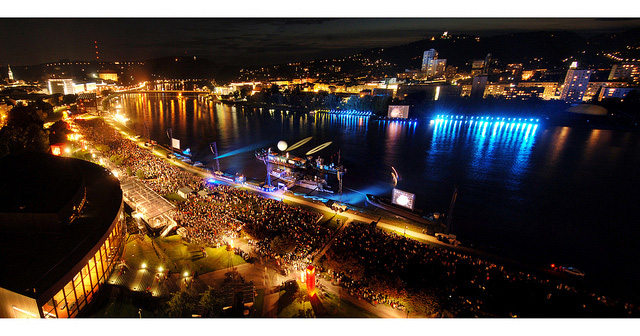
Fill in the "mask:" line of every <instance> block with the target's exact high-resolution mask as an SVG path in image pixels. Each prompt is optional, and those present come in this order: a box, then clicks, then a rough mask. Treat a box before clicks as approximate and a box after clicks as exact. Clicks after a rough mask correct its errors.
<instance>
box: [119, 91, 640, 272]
mask: <svg viewBox="0 0 640 336" xmlns="http://www.w3.org/2000/svg"><path fill="white" fill-rule="evenodd" d="M123 103H124V104H123V105H124V110H125V113H126V114H127V116H128V117H129V118H131V121H130V122H129V123H130V124H129V125H130V126H132V127H133V128H135V129H136V130H137V131H138V132H139V134H142V135H147V134H150V135H151V137H152V138H153V139H155V140H157V141H158V142H160V143H168V139H167V137H166V132H165V131H166V129H167V128H170V127H171V128H172V129H173V135H174V137H175V138H178V139H180V140H181V143H182V145H181V147H182V148H187V147H190V148H191V151H192V153H193V154H194V157H195V159H196V160H199V161H202V162H203V163H209V162H210V160H211V158H212V157H213V155H212V154H211V152H210V150H209V147H208V145H209V143H210V142H212V141H216V142H217V146H218V152H219V154H220V155H221V156H224V157H223V158H221V159H220V165H221V168H222V170H224V171H227V172H230V173H236V172H242V173H244V174H245V175H247V176H248V177H255V178H257V179H264V177H265V175H266V172H265V169H264V165H263V164H262V163H261V162H259V161H257V160H256V159H255V157H254V150H257V149H260V148H266V147H272V148H273V149H275V148H276V143H277V142H278V141H280V140H285V141H287V142H288V143H289V145H291V144H293V143H295V142H296V141H299V140H301V139H303V138H306V137H311V136H312V137H313V139H312V140H311V141H310V142H308V143H307V144H306V145H304V146H302V147H301V148H298V149H297V150H294V151H293V152H292V153H293V154H294V155H300V156H302V155H304V154H305V153H306V151H308V150H310V149H312V148H313V147H315V146H318V145H320V144H322V143H325V142H328V141H332V142H333V143H332V144H331V145H330V146H329V147H327V148H326V149H324V150H323V151H321V152H320V153H319V154H320V155H322V156H323V157H324V158H325V159H327V160H329V158H330V157H332V156H333V157H334V161H336V160H337V156H336V154H337V151H338V149H340V150H341V160H342V162H343V163H344V165H345V166H346V167H347V169H348V171H347V174H346V175H345V179H344V188H345V193H344V196H343V201H345V202H349V203H353V204H356V205H361V206H364V194H366V193H373V194H377V195H381V196H387V197H389V196H390V194H391V189H392V188H393V184H392V183H393V181H392V176H391V171H392V168H391V167H394V168H395V169H396V170H397V171H398V173H399V174H400V176H401V180H400V181H399V183H398V188H400V189H403V190H406V191H409V192H412V193H415V194H416V205H417V207H418V208H421V209H423V210H424V211H425V212H433V211H437V212H446V211H447V209H448V206H449V201H450V198H451V195H452V191H453V186H454V185H457V186H458V187H459V193H458V200H457V203H456V207H455V211H454V219H453V231H454V233H457V234H458V236H460V237H461V238H463V239H465V238H466V239H469V240H472V241H475V242H476V243H477V244H482V245H486V246H492V247H495V248H497V249H500V250H502V251H503V252H504V253H507V254H511V255H512V256H526V257H528V258H530V259H533V260H538V261H540V262H544V263H551V262H554V263H556V264H561V265H565V266H574V267H577V268H578V269H581V270H583V271H585V273H587V275H588V276H593V277H598V278H603V279H611V280H624V281H625V282H626V283H631V282H632V281H637V280H639V279H640V270H638V268H637V267H635V265H636V264H635V261H636V257H637V256H638V255H639V252H640V248H639V246H640V244H638V243H637V239H638V238H639V236H640V235H639V233H640V229H639V225H638V223H640V221H639V220H638V210H637V209H638V208H639V205H640V203H639V197H638V190H639V188H638V187H639V186H640V182H639V181H640V178H639V174H640V134H638V133H631V132H621V131H608V130H590V129H572V128H568V127H546V126H545V125H544V124H540V125H538V126H537V127H535V126H530V127H529V126H524V127H517V126H515V125H514V126H513V127H509V125H508V124H507V125H506V126H500V125H498V126H494V125H490V126H487V127H484V126H483V125H479V124H478V123H477V122H476V123H473V124H470V123H469V122H467V123H464V122H458V123H453V124H452V123H451V122H447V123H444V122H434V123H428V122H425V121H422V122H419V123H417V124H408V123H395V122H381V121H376V120H369V119H367V118H353V117H336V116H326V115H319V116H315V117H314V116H309V115H302V114H293V113H287V112H286V111H284V110H282V111H281V110H275V111H273V112H269V109H262V110H261V109H253V108H235V107H230V106H226V105H222V104H213V103H205V104H204V105H201V104H200V103H199V102H198V100H197V99H194V98H193V96H192V97H190V98H177V97H176V96H175V95H158V94H135V95H133V94H131V95H127V96H125V97H124V101H123ZM505 117H506V116H505ZM145 122H146V125H147V128H145ZM225 154H234V155H229V156H225ZM329 161H330V160H329Z"/></svg>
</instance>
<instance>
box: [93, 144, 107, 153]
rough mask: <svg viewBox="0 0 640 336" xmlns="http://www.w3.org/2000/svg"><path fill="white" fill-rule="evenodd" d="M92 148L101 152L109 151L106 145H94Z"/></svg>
mask: <svg viewBox="0 0 640 336" xmlns="http://www.w3.org/2000/svg"><path fill="white" fill-rule="evenodd" d="M93 147H94V148H95V149H97V150H99V151H101V152H108V151H109V149H111V148H109V146H107V145H100V144H97V145H94V146H93Z"/></svg>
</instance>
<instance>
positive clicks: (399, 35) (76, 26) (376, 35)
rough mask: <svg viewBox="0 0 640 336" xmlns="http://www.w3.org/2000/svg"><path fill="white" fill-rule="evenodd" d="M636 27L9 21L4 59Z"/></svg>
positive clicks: (287, 57)
mask: <svg viewBox="0 0 640 336" xmlns="http://www.w3.org/2000/svg"><path fill="white" fill-rule="evenodd" d="M638 27H640V19H635V18H543V19H539V18H212V19H208V18H206V19H205V18H136V19H132V18H3V19H0V31H1V32H2V33H0V40H2V41H4V42H5V43H6V47H4V48H2V49H0V64H3V65H6V64H10V65H15V66H25V65H36V64H42V63H48V62H56V61H59V60H63V59H69V60H73V61H95V60H96V58H95V44H94V41H97V42H98V48H99V49H98V51H99V53H100V60H101V61H107V62H114V61H142V60H146V59H153V58H162V57H177V56H189V57H192V56H195V57H197V58H198V57H199V58H206V59H209V60H211V61H213V62H216V63H220V64H228V65H234V66H252V65H270V64H281V63H289V62H304V61H310V60H314V59H326V58H337V57H343V56H347V55H350V54H354V53H357V52H360V51H363V50H367V49H371V48H384V47H391V46H396V45H401V44H405V43H410V42H414V41H419V40H422V39H425V38H427V37H430V36H434V35H439V34H442V33H443V32H444V31H448V32H449V33H450V34H468V35H474V36H480V37H489V36H496V35H503V34H509V33H523V32H535V31H571V32H574V33H577V34H579V35H580V36H582V37H586V38H588V37H591V36H595V35H598V34H602V33H613V32H623V31H627V30H629V29H634V28H638Z"/></svg>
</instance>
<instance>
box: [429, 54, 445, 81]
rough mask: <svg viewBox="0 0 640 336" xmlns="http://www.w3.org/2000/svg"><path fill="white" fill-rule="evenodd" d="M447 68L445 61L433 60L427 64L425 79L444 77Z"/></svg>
mask: <svg viewBox="0 0 640 336" xmlns="http://www.w3.org/2000/svg"><path fill="white" fill-rule="evenodd" d="M446 68H447V60H446V59H433V60H431V61H430V62H429V65H428V66H427V71H426V73H427V77H429V78H435V77H440V76H442V75H444V71H445V70H446Z"/></svg>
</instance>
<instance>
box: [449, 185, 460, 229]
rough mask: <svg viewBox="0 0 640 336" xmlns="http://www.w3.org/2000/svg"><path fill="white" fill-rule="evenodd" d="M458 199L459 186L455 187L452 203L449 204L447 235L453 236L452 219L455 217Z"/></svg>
mask: <svg viewBox="0 0 640 336" xmlns="http://www.w3.org/2000/svg"><path fill="white" fill-rule="evenodd" d="M456 198H458V186H455V187H453V196H452V197H451V203H450V204H449V212H448V213H447V228H446V230H447V234H451V218H452V217H453V207H454V206H455V205H456Z"/></svg>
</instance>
